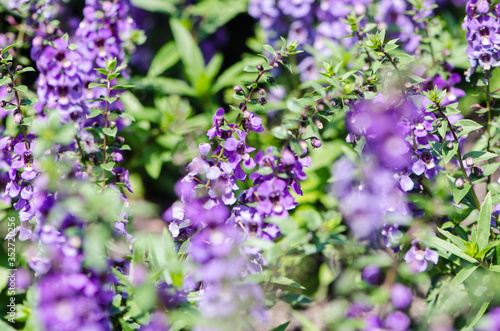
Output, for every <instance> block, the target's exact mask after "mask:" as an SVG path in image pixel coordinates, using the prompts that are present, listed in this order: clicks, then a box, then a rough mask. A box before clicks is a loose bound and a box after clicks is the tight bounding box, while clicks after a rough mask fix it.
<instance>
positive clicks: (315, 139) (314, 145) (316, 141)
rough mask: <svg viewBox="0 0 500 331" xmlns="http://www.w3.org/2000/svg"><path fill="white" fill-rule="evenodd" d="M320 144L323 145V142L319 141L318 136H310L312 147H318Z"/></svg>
mask: <svg viewBox="0 0 500 331" xmlns="http://www.w3.org/2000/svg"><path fill="white" fill-rule="evenodd" d="M321 145H323V143H322V142H321V140H319V139H318V138H316V137H312V138H311V146H312V147H313V148H320V147H321Z"/></svg>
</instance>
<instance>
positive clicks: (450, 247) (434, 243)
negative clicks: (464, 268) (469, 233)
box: [426, 236, 478, 263]
mask: <svg viewBox="0 0 500 331" xmlns="http://www.w3.org/2000/svg"><path fill="white" fill-rule="evenodd" d="M426 242H427V243H429V246H431V247H434V248H438V249H442V250H444V251H448V252H450V253H451V254H454V255H456V256H458V257H460V258H462V259H464V260H466V261H468V262H471V263H477V262H478V261H477V260H476V259H474V258H472V257H470V256H469V255H467V254H465V253H463V252H462V251H461V250H460V248H458V247H457V246H456V245H454V244H452V243H449V242H447V241H444V240H442V239H439V238H436V237H430V236H429V237H428V238H427V239H426Z"/></svg>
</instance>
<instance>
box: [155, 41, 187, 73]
mask: <svg viewBox="0 0 500 331" xmlns="http://www.w3.org/2000/svg"><path fill="white" fill-rule="evenodd" d="M179 59H180V56H179V52H178V51H177V46H176V45H175V42H174V41H173V40H172V41H170V42H168V43H166V44H165V45H163V46H162V47H161V48H160V50H159V51H158V52H157V53H156V55H155V57H154V58H153V60H152V61H151V65H150V67H149V71H148V76H149V77H156V76H159V75H161V74H162V73H164V72H165V71H167V70H168V69H170V68H171V67H172V66H173V65H174V64H176V63H177V62H179Z"/></svg>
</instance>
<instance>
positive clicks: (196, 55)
mask: <svg viewBox="0 0 500 331" xmlns="http://www.w3.org/2000/svg"><path fill="white" fill-rule="evenodd" d="M170 28H171V30H172V34H173V36H174V39H175V44H176V46H177V51H178V52H179V55H180V58H181V61H182V63H183V65H184V71H185V72H186V75H187V76H188V79H189V81H190V82H191V85H192V86H196V84H197V83H198V80H199V78H200V76H201V74H202V73H203V72H204V71H205V61H204V60H203V55H202V54H201V51H200V48H199V47H198V44H197V43H196V42H195V40H194V39H193V36H192V35H191V33H190V32H189V30H188V29H187V28H186V27H185V26H184V25H183V24H182V23H181V22H180V21H179V20H177V19H175V18H171V19H170Z"/></svg>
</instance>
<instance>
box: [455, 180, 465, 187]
mask: <svg viewBox="0 0 500 331" xmlns="http://www.w3.org/2000/svg"><path fill="white" fill-rule="evenodd" d="M455 186H456V187H457V188H462V187H464V180H463V179H462V178H457V180H456V181H455Z"/></svg>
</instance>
